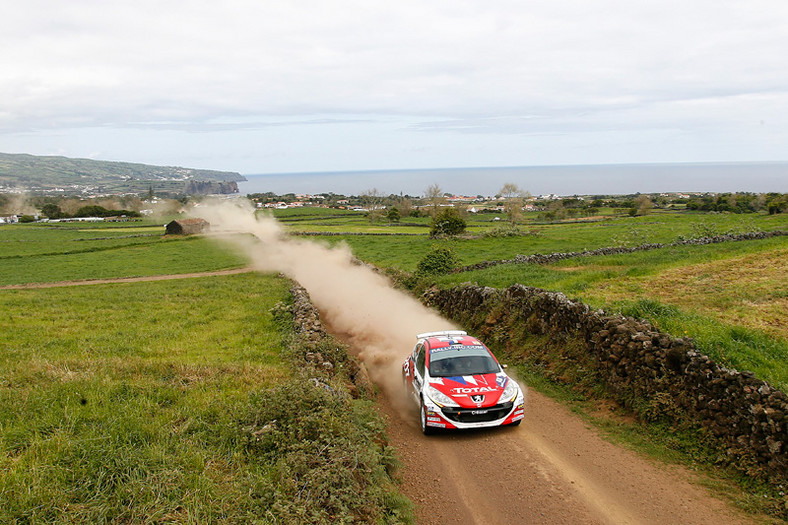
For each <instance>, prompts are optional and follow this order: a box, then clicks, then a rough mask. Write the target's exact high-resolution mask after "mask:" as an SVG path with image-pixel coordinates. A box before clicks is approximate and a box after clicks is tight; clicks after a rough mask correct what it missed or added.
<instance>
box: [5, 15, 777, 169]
mask: <svg viewBox="0 0 788 525" xmlns="http://www.w3.org/2000/svg"><path fill="white" fill-rule="evenodd" d="M0 1H2V3H3V4H4V5H3V6H2V13H3V14H2V17H0V49H2V53H0V71H2V74H0V151H2V152H5V153H30V154H34V155H64V156H69V157H80V158H94V159H101V160H119V161H128V162H142V163H149V164H162V165H179V166H186V167H192V168H205V169H218V170H229V171H237V172H240V173H242V174H263V173H291V172H316V171H317V172H326V171H348V170H392V169H421V168H449V167H475V166H542V165H578V164H621V163H655V162H656V163H661V162H742V161H788V148H786V144H788V67H785V63H786V62H785V61H786V56H788V2H785V0H749V1H747V2H741V1H726V0H692V1H686V0H682V1H672V0H660V1H651V0H640V1H636V2H633V1H632V0H595V1H593V2H589V1H587V0H530V1H522V0H516V1H515V0H496V1H489V0H430V1H429V2H425V1H415V0H398V1H396V2H391V1H386V2H383V1H378V0H332V1H326V0H323V1H317V0H288V1H282V0H277V1H269V0H252V1H246V0H224V1H222V2H217V1H215V0H211V1H202V0H195V1H189V2H185V1H173V0H134V1H130V0H129V1H114V0H69V1H67V2H66V1H62V0H25V1H24V2H18V1H11V0H0Z"/></svg>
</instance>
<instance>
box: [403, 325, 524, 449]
mask: <svg viewBox="0 0 788 525" xmlns="http://www.w3.org/2000/svg"><path fill="white" fill-rule="evenodd" d="M416 339H417V342H416V347H415V348H414V349H413V352H412V353H411V354H410V355H409V356H408V358H407V359H406V360H405V362H404V363H403V364H402V376H403V380H404V383H405V388H406V389H407V391H408V393H409V394H411V395H412V396H413V398H414V400H415V401H416V403H418V405H419V417H420V419H421V430H422V432H424V433H425V434H431V433H432V431H433V430H434V429H438V428H446V429H451V428H481V427H495V426H502V425H519V424H520V421H521V420H522V419H523V417H524V410H523V408H524V407H523V405H524V396H523V391H522V389H521V388H520V386H519V385H518V384H517V382H515V381H514V380H512V379H511V378H510V377H509V376H507V375H506V373H505V372H504V371H503V368H502V367H501V365H500V364H498V360H497V359H495V356H493V354H492V352H490V350H489V349H488V348H487V347H486V346H484V345H483V344H482V343H481V342H480V341H479V340H478V339H476V338H475V337H470V336H468V335H467V334H466V333H465V332H462V331H459V330H450V331H445V332H430V333H426V334H419V335H417V336H416Z"/></svg>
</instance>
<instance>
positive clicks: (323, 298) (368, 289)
mask: <svg viewBox="0 0 788 525" xmlns="http://www.w3.org/2000/svg"><path fill="white" fill-rule="evenodd" d="M195 211H197V210H195ZM199 214H200V216H201V217H203V218H205V219H206V220H208V221H209V222H210V223H211V231H212V232H213V233H214V234H218V235H220V236H221V237H222V238H223V239H226V240H227V241H228V242H232V243H233V245H234V246H236V247H237V248H239V249H240V250H242V252H243V253H244V254H246V255H247V256H248V257H249V259H250V260H251V261H252V265H253V267H254V268H255V269H256V270H259V271H263V272H271V271H275V272H281V273H283V274H285V275H287V276H288V277H290V278H291V279H293V280H295V281H297V282H298V283H299V284H300V285H301V286H303V287H304V288H305V289H306V290H307V291H308V292H309V295H310V296H311V298H312V302H313V303H314V305H315V306H316V307H317V308H318V310H319V311H320V315H321V318H322V320H323V322H324V323H325V324H326V325H327V326H329V327H330V328H331V330H332V332H334V333H335V334H337V335H339V336H340V337H341V338H342V339H344V340H346V341H347V342H348V343H350V344H351V345H352V346H353V347H354V349H355V350H356V351H357V352H358V353H357V356H358V357H359V358H360V359H361V360H362V361H363V362H364V365H365V366H366V368H367V370H368V371H369V374H370V377H371V378H372V380H373V381H375V383H376V384H377V385H379V386H380V387H381V388H383V389H384V390H385V391H386V393H387V394H388V395H389V398H390V399H392V398H396V397H398V396H399V393H400V392H402V386H401V372H400V365H401V363H402V362H403V361H404V359H405V356H406V355H407V354H408V353H409V352H410V351H411V350H412V349H413V346H414V345H415V343H416V337H415V336H416V334H418V333H422V332H431V331H437V330H449V329H455V326H454V325H453V324H452V323H451V322H449V321H447V320H446V319H443V318H442V317H441V316H439V315H438V314H437V313H435V312H433V311H432V310H429V309H428V308H426V307H424V306H423V305H422V304H421V303H419V302H418V301H417V300H416V299H414V298H412V297H410V296H408V295H406V294H405V293H403V292H400V291H398V290H396V289H394V288H393V287H392V286H391V284H390V283H389V281H388V279H386V278H385V277H383V276H381V275H379V274H377V273H375V272H374V271H372V270H371V269H369V268H368V267H365V266H362V265H358V264H355V263H354V262H353V256H352V253H351V252H350V250H349V248H348V247H347V246H345V245H339V246H335V247H330V246H328V245H326V244H323V243H320V242H316V241H308V240H303V239H297V238H292V237H288V236H287V235H286V234H285V232H284V231H283V230H282V229H281V227H280V226H279V224H278V223H277V222H276V221H275V220H274V219H273V218H270V217H255V215H254V209H253V208H252V206H251V205H250V204H248V203H247V202H246V201H243V202H233V203H228V202H223V203H221V204H216V205H209V206H206V207H201V208H199ZM227 233H233V234H234V235H226V234H227Z"/></svg>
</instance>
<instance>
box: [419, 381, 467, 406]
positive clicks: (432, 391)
mask: <svg viewBox="0 0 788 525" xmlns="http://www.w3.org/2000/svg"><path fill="white" fill-rule="evenodd" d="M427 396H429V398H430V399H432V400H433V401H435V403H437V404H439V405H440V406H450V407H458V406H460V405H458V404H457V403H456V402H454V400H453V399H452V398H450V397H449V396H447V395H446V394H444V393H443V392H441V391H440V390H438V389H437V388H435V387H434V386H428V387H427Z"/></svg>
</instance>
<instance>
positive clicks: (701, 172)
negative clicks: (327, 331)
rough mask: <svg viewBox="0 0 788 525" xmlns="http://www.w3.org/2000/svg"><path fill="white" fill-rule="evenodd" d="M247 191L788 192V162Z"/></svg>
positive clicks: (499, 170)
mask: <svg viewBox="0 0 788 525" xmlns="http://www.w3.org/2000/svg"><path fill="white" fill-rule="evenodd" d="M244 176H245V177H246V178H247V179H248V180H247V181H246V182H239V183H238V188H239V191H240V193H241V194H243V195H246V194H249V193H265V192H269V191H271V192H274V193H277V194H284V193H308V194H319V193H329V192H332V193H337V194H344V195H358V194H361V193H363V192H366V191H370V190H373V189H375V190H377V191H378V192H380V193H382V194H385V195H388V194H395V195H400V194H403V195H412V196H419V195H423V194H424V192H425V190H426V189H427V187H428V186H430V185H432V184H438V185H439V186H440V187H441V189H442V190H443V191H444V192H449V193H453V194H457V195H495V194H496V193H497V192H498V190H500V189H501V187H502V186H503V185H504V184H505V183H507V182H512V183H515V184H517V185H518V186H519V187H520V188H521V189H523V190H527V191H529V192H531V194H532V195H546V194H556V195H621V194H633V193H663V192H715V193H721V192H737V191H744V192H753V193H768V192H781V193H786V192H788V162H725V163H682V164H679V163H675V164H667V163H666V164H607V165H587V166H516V167H489V168H445V169H409V170H379V171H346V172H322V173H320V172H312V173H270V174H256V175H247V174H245V175H244Z"/></svg>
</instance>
